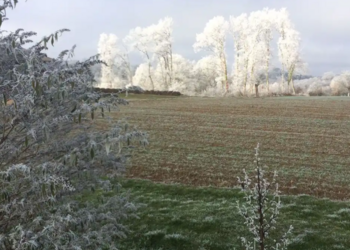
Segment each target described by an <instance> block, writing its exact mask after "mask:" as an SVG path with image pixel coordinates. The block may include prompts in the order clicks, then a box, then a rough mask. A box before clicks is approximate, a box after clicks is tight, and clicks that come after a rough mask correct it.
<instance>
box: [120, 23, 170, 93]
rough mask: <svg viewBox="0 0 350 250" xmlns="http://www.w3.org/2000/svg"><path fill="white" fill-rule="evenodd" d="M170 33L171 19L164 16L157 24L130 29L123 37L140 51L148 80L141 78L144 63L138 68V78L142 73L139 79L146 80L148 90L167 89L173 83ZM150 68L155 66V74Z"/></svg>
mask: <svg viewBox="0 0 350 250" xmlns="http://www.w3.org/2000/svg"><path fill="white" fill-rule="evenodd" d="M172 33H173V20H172V18H170V17H166V18H164V19H161V20H159V22H158V23H157V24H153V25H150V26H148V27H146V28H140V27H137V28H135V29H133V30H131V31H130V32H129V34H128V36H127V37H126V38H125V39H124V41H125V43H127V44H128V45H129V46H130V47H132V48H133V49H134V50H137V51H139V52H140V53H141V55H142V56H143V59H144V60H145V63H146V65H148V78H149V81H148V80H147V81H146V80H145V79H143V75H144V65H143V66H141V68H140V71H142V74H141V72H140V71H139V72H138V74H139V76H138V78H140V77H141V75H142V77H141V78H140V80H141V79H142V80H141V81H142V82H144V83H146V82H147V84H146V85H148V86H149V88H148V89H150V90H168V89H169V88H170V86H171V85H172V83H173V79H174V75H173V68H174V66H173V52H172V43H173V38H172ZM152 68H156V71H157V76H154V75H153V72H152ZM149 83H150V84H149Z"/></svg>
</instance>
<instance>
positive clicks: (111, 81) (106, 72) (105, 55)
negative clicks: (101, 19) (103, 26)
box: [98, 33, 118, 89]
mask: <svg viewBox="0 0 350 250" xmlns="http://www.w3.org/2000/svg"><path fill="white" fill-rule="evenodd" d="M117 41H118V37H117V36H116V35H114V34H105V33H102V34H101V35H100V39H99V42H98V53H99V54H100V57H101V60H103V61H104V62H106V63H107V65H102V68H101V80H100V81H101V83H100V87H101V88H109V89H111V88H116V83H117V82H118V79H117V75H116V74H115V72H114V69H115V66H116V65H115V60H116V57H117V54H118V50H117Z"/></svg>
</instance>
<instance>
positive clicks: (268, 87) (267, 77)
mask: <svg viewBox="0 0 350 250" xmlns="http://www.w3.org/2000/svg"><path fill="white" fill-rule="evenodd" d="M269 46H270V45H269ZM267 53H268V54H267V55H268V56H267V60H266V87H267V95H268V96H269V95H270V86H269V67H270V65H269V63H270V59H269V55H270V48H269V47H268V48H267Z"/></svg>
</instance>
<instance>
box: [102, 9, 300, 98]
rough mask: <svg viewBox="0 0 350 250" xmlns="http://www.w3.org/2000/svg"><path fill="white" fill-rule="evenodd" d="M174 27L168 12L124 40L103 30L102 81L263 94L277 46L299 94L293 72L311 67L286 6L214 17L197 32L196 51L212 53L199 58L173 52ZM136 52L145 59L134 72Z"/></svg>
mask: <svg viewBox="0 0 350 250" xmlns="http://www.w3.org/2000/svg"><path fill="white" fill-rule="evenodd" d="M172 31H173V20H172V18H170V17H166V18H164V19H161V20H160V21H159V22H158V23H157V24H154V25H150V26H148V27H144V28H141V27H137V28H135V29H133V30H131V31H130V32H129V34H128V35H127V36H126V37H125V38H124V39H123V40H122V41H119V40H118V38H117V37H116V36H115V35H114V34H109V35H107V34H101V36H100V41H99V44H98V51H99V53H100V54H101V59H102V60H104V61H106V62H107V64H108V66H102V71H101V78H100V86H101V87H103V88H121V87H124V86H126V85H128V84H130V85H133V84H136V85H138V86H140V87H142V88H144V89H149V90H177V91H181V92H185V93H190V94H199V93H203V92H205V91H214V92H218V93H229V92H231V93H232V92H235V91H240V92H242V94H244V95H248V94H251V93H253V92H255V93H256V94H257V95H258V90H259V88H258V86H259V85H261V84H265V85H266V89H267V92H268V93H270V88H269V87H270V76H269V72H270V71H271V69H272V68H273V67H272V63H271V62H272V58H273V56H275V55H274V54H273V53H272V52H273V48H274V47H276V46H277V49H278V54H277V55H276V56H277V58H278V59H279V62H280V67H281V68H282V72H281V82H280V84H281V88H282V90H283V91H287V92H288V91H289V90H291V91H293V93H295V88H294V85H293V76H294V75H295V73H296V72H297V71H299V72H301V71H303V70H304V69H305V64H304V63H303V61H302V59H301V56H300V35H299V33H298V32H297V31H296V30H295V28H294V27H293V24H292V22H291V20H290V18H289V15H288V12H287V10H286V9H281V10H274V9H273V10H271V9H267V8H265V9H263V10H261V11H255V12H252V13H250V14H249V15H248V14H242V15H240V16H237V17H234V16H231V17H230V18H229V20H228V21H227V20H225V18H224V17H222V16H217V17H214V18H212V19H211V20H209V22H208V23H207V24H206V26H205V28H204V30H203V32H202V33H200V34H197V35H196V41H195V43H194V44H193V48H194V51H195V52H199V51H207V52H208V55H207V56H206V57H204V58H202V59H200V60H198V61H197V62H194V61H189V60H187V59H186V58H184V57H183V56H181V55H179V54H175V53H173V37H172ZM228 37H232V38H233V41H234V55H233V56H234V63H233V66H232V73H231V74H229V73H228V71H229V70H228V62H227V53H226V41H227V39H228ZM276 39H277V43H275V44H274V43H273V41H274V40H276ZM133 51H137V52H138V53H139V54H140V55H141V56H142V58H143V60H144V62H143V63H142V64H140V65H139V66H138V68H137V69H136V72H135V73H134V74H133V72H132V70H131V66H130V65H131V63H130V60H129V57H128V55H129V54H130V53H131V52H133ZM285 85H287V86H285ZM248 88H249V90H248Z"/></svg>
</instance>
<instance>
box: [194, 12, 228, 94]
mask: <svg viewBox="0 0 350 250" xmlns="http://www.w3.org/2000/svg"><path fill="white" fill-rule="evenodd" d="M227 32H228V22H227V21H225V19H224V17H222V16H216V17H214V18H212V19H211V20H209V22H208V23H207V24H206V25H205V28H204V30H203V32H202V33H200V34H197V35H196V42H195V43H194V45H193V48H194V51H195V52H199V51H201V50H206V51H210V52H212V53H213V55H215V56H216V57H217V58H219V59H220V75H219V79H218V80H219V81H220V83H221V87H222V90H223V91H225V93H227V92H228V91H229V83H228V77H227V59H226V57H227V55H226V51H225V46H226V36H227Z"/></svg>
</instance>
